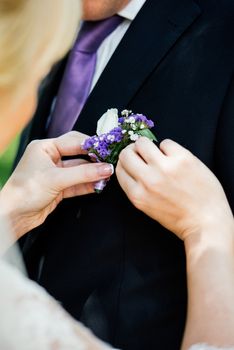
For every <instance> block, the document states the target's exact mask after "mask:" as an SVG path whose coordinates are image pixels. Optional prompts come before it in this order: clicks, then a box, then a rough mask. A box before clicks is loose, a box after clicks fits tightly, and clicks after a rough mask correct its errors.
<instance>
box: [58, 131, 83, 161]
mask: <svg viewBox="0 0 234 350" xmlns="http://www.w3.org/2000/svg"><path fill="white" fill-rule="evenodd" d="M87 138H88V136H87V135H85V134H82V133H80V132H77V131H71V132H69V133H67V134H64V135H62V136H60V137H57V138H55V139H53V143H54V145H55V146H56V148H57V150H58V152H59V154H60V156H61V157H62V156H74V155H77V154H86V153H87V152H86V151H84V150H83V149H82V144H83V142H84V141H85V140H86V139H87Z"/></svg>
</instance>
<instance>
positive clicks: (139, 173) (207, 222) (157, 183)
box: [116, 138, 233, 240]
mask: <svg viewBox="0 0 234 350" xmlns="http://www.w3.org/2000/svg"><path fill="white" fill-rule="evenodd" d="M116 174H117V177H118V180H119V183H120V185H121V186H122V188H123V190H124V191H125V192H126V194H127V196H128V198H129V199H130V201H131V202H132V203H133V204H134V206H135V207H136V208H138V209H139V210H141V211H143V212H144V213H145V214H147V215H148V216H150V217H151V218H153V219H155V220H156V221H158V222H159V223H160V224H161V225H163V226H165V227H166V228H167V229H168V230H170V231H172V232H174V233H175V234H176V235H177V236H178V237H179V238H181V239H182V240H185V239H186V238H187V237H188V236H190V235H191V234H193V233H197V232H203V231H204V230H205V229H206V228H207V231H208V232H210V231H212V230H211V229H210V228H211V227H215V226H216V225H217V223H219V225H224V223H227V224H228V225H229V224H230V225H233V215H232V213H231V209H230V208H229V205H228V203H227V199H226V196H225V194H224V191H223V189H222V186H221V185H220V183H219V181H218V180H217V178H216V177H215V176H214V175H213V174H212V172H211V171H210V170H209V169H208V168H207V167H206V166H205V165H204V164H203V163H202V162H201V161H200V160H198V158H196V157H195V156H193V155H192V154H191V153H190V152H189V151H188V150H186V149H185V148H183V147H182V146H180V145H178V144H177V143H175V142H173V141H171V140H165V141H163V142H162V143H161V145H160V149H158V147H156V146H155V145H154V144H153V143H152V142H151V141H149V140H148V139H146V138H140V139H139V140H138V141H137V142H136V143H135V144H132V145H130V146H128V147H127V148H126V149H125V150H123V151H122V153H121V154H120V158H119V162H118V165H117V169H116ZM216 229H217V226H216ZM229 232H230V231H229Z"/></svg>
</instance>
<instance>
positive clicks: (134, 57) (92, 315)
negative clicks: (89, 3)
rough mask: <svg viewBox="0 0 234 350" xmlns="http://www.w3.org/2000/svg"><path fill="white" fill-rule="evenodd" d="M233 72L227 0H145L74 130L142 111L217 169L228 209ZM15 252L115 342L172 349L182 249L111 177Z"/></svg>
mask: <svg viewBox="0 0 234 350" xmlns="http://www.w3.org/2000/svg"><path fill="white" fill-rule="evenodd" d="M65 63H66V59H65V60H63V61H62V62H60V63H59V64H58V65H57V66H56V67H55V68H54V70H53V72H52V73H51V75H50V76H49V77H48V78H47V80H46V82H45V84H44V87H43V91H42V93H41V95H40V100H39V106H38V110H37V112H36V116H35V119H34V122H33V125H32V128H31V131H30V139H33V138H38V137H40V138H41V137H44V136H45V131H44V130H45V122H46V118H47V117H48V114H49V111H50V107H51V102H52V100H53V97H54V96H55V95H56V93H57V91H58V86H59V82H60V81H61V77H62V74H63V71H64V66H65ZM233 68H234V2H233V0H147V1H146V4H145V5H144V7H143V8H142V10H141V11H140V13H139V14H138V16H137V18H136V19H135V20H134V22H133V23H132V25H131V27H130V28H129V30H128V32H127V33H126V35H125V37H124V38H123V40H122V42H121V43H120V45H119V47H118V48H117V50H116V52H115V53H114V55H113V57H112V58H111V60H110V62H109V64H108V65H107V67H106V69H105V71H104V72H103V74H102V76H101V78H100V80H99V82H98V83H97V85H96V87H95V89H94V90H93V92H92V93H91V95H90V97H89V99H88V101H87V103H86V105H85V107H84V109H83V111H82V113H81V115H80V117H79V119H78V121H77V123H76V124H75V127H74V129H76V130H79V131H81V132H84V133H87V134H90V135H92V134H94V133H95V130H96V122H97V119H98V118H99V117H100V116H101V115H102V114H103V113H104V112H105V111H106V110H107V109H108V108H111V107H117V108H119V110H121V109H124V108H128V109H131V110H133V111H135V112H138V113H144V114H146V115H147V116H148V117H149V118H152V119H153V120H154V121H155V125H156V126H155V130H154V132H155V133H156V135H157V136H158V138H159V140H162V139H164V138H172V139H174V140H176V141H177V142H179V143H181V144H182V145H183V146H185V147H187V148H188V149H190V150H191V151H192V152H193V153H195V154H196V155H197V156H198V157H199V158H200V159H201V160H202V161H204V162H205V163H206V164H207V165H208V166H209V167H210V168H211V169H212V170H213V171H214V172H215V173H216V174H217V176H218V177H219V179H220V180H221V182H222V184H223V186H224V188H225V190H226V192H227V195H228V198H229V200H230V203H231V205H232V207H234V181H233V176H234V150H233V131H234V84H233ZM178 200H179V198H178ZM207 201H209V198H207ZM25 257H26V262H27V266H28V269H29V273H30V276H31V277H32V278H34V279H36V280H37V281H38V282H39V283H40V284H41V285H43V286H44V287H45V288H46V289H47V290H48V291H49V292H50V293H51V294H52V295H53V296H54V297H55V298H56V299H58V300H59V301H60V302H61V303H62V304H63V306H64V307H65V308H66V309H67V310H68V311H69V312H70V313H71V314H72V315H73V316H74V317H76V318H77V319H80V320H82V321H83V322H84V323H85V324H86V325H88V326H89V327H90V328H91V329H92V330H93V331H94V332H95V334H97V335H98V336H99V337H101V338H102V339H104V340H106V341H108V342H109V343H111V344H112V345H114V346H115V347H118V348H121V349H126V350H143V349H147V350H155V349H165V350H178V349H179V348H180V343H181V338H182V333H183V329H184V324H185V317H186V273H185V256H184V248H183V244H182V242H180V241H179V240H178V239H177V238H176V237H175V236H174V235H173V234H171V233H170V232H167V231H166V230H164V229H163V228H162V227H160V225H158V224H157V223H156V222H154V221H153V220H151V219H149V218H148V217H147V216H145V215H144V214H143V213H141V212H140V211H138V210H136V209H135V208H134V207H133V206H132V204H131V203H130V202H129V201H128V199H127V198H126V196H125V194H124V193H123V192H122V190H121V188H120V186H119V185H118V183H117V181H116V179H115V178H113V179H112V180H111V181H110V182H109V183H108V186H107V188H106V189H105V191H104V192H103V193H102V194H100V195H89V196H86V197H82V198H75V199H69V200H66V201H64V202H63V203H62V204H61V205H60V206H59V207H58V209H57V210H56V211H55V212H54V213H53V214H52V215H51V216H50V217H49V218H48V219H47V221H46V223H45V224H44V225H43V226H42V227H40V228H39V229H37V230H36V232H33V233H32V234H31V235H30V237H29V238H28V240H27V244H26V248H25Z"/></svg>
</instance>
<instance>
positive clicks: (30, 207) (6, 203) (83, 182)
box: [0, 131, 113, 238]
mask: <svg viewBox="0 0 234 350" xmlns="http://www.w3.org/2000/svg"><path fill="white" fill-rule="evenodd" d="M86 137H87V136H86V135H83V134H81V133H78V132H76V131H72V132H69V133H67V134H65V135H63V136H61V137H58V138H54V139H48V140H40V141H37V140H36V141H33V142H31V143H30V144H29V145H28V147H27V149H26V151H25V153H24V155H23V157H22V159H21V161H20V162H19V164H18V166H17V168H16V169H15V171H14V173H13V174H12V176H11V177H10V179H9V180H8V182H7V183H6V185H5V186H4V188H3V189H2V191H1V192H0V214H1V213H2V215H5V216H8V217H9V218H10V222H11V223H12V226H13V229H14V230H15V232H16V236H17V238H19V237H21V236H22V235H23V234H25V233H26V232H28V231H29V230H31V229H33V228H35V227H37V226H38V225H40V224H42V223H43V222H44V220H45V219H46V217H47V216H48V215H49V214H50V213H51V212H52V211H53V210H54V209H55V208H56V206H57V205H58V203H60V202H61V201H62V199H64V198H69V197H74V196H79V195H84V194H88V193H92V192H94V183H95V182H96V181H98V180H100V179H105V178H108V177H110V176H111V175H112V173H113V168H112V166H110V165H109V164H105V163H99V164H98V163H88V162H86V161H84V160H81V159H74V160H66V161H63V160H62V157H63V156H77V155H79V154H84V153H85V152H84V151H83V150H82V147H81V144H82V142H83V141H84V140H85V138H86Z"/></svg>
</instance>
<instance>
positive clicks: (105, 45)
mask: <svg viewBox="0 0 234 350" xmlns="http://www.w3.org/2000/svg"><path fill="white" fill-rule="evenodd" d="M145 2H146V0H131V1H130V2H129V4H128V5H127V6H125V8H124V9H123V10H122V11H120V12H118V15H120V16H121V17H123V18H124V21H123V22H122V23H121V24H120V25H119V26H118V27H117V28H116V29H115V30H114V31H113V32H112V33H111V34H110V35H109V36H108V37H107V38H106V39H105V40H104V41H103V42H102V44H101V46H100V47H99V49H98V51H97V64H96V70H95V73H94V76H93V81H92V86H91V91H92V89H93V88H94V86H95V85H96V83H97V81H98V79H99V78H100V76H101V74H102V72H103V71H104V69H105V67H106V65H107V63H108V62H109V60H110V58H111V56H112V55H113V53H114V51H115V50H116V48H117V46H118V45H119V43H120V41H121V40H122V38H123V37H124V34H125V33H126V31H127V30H128V28H129V26H130V24H131V22H132V21H133V20H134V18H135V17H136V16H137V14H138V12H139V11H140V9H141V8H142V6H143V5H144V3H145Z"/></svg>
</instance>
